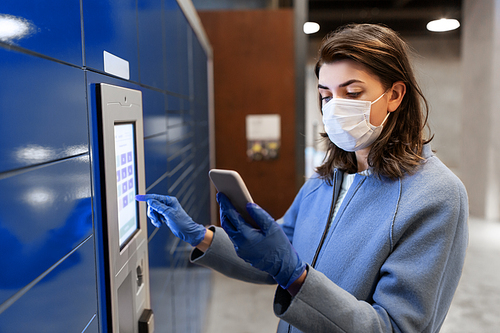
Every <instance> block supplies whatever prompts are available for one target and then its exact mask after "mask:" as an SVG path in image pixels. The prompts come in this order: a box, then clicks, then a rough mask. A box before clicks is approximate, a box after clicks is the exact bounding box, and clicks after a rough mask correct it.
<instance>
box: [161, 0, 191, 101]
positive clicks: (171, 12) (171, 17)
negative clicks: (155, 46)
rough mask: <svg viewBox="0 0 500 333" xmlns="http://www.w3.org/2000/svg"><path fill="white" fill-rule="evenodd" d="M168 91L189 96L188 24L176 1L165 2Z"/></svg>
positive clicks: (166, 0)
mask: <svg viewBox="0 0 500 333" xmlns="http://www.w3.org/2000/svg"><path fill="white" fill-rule="evenodd" d="M164 13H165V19H164V23H165V30H164V31H165V51H166V52H165V58H166V78H167V91H169V92H173V93H176V94H180V95H184V96H189V68H188V66H189V63H188V59H189V54H188V52H189V48H188V45H189V44H188V39H187V32H188V27H189V25H188V22H187V20H186V17H185V16H184V14H183V13H182V12H181V11H180V9H179V7H178V5H177V2H176V1H175V0H165V11H164Z"/></svg>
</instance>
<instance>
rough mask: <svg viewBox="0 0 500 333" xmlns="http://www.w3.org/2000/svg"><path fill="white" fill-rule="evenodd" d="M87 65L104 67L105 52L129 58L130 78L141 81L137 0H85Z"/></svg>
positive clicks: (96, 67) (127, 59)
mask: <svg viewBox="0 0 500 333" xmlns="http://www.w3.org/2000/svg"><path fill="white" fill-rule="evenodd" d="M82 5H83V6H82V8H83V13H82V15H83V27H84V34H85V43H84V44H85V65H86V66H87V67H89V68H93V69H95V70H97V71H101V72H103V71H104V58H103V52H104V51H107V52H109V53H112V54H113V55H115V56H117V57H120V58H122V59H124V60H126V61H128V62H129V68H130V80H131V81H136V82H138V81H139V50H138V46H137V45H138V40H137V1H136V0H82Z"/></svg>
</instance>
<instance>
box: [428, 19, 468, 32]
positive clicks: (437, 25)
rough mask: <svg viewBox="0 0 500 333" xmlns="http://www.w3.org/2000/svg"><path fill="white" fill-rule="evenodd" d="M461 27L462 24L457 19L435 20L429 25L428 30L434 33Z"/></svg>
mask: <svg viewBox="0 0 500 333" xmlns="http://www.w3.org/2000/svg"><path fill="white" fill-rule="evenodd" d="M459 26H460V22H458V20H455V19H445V18H442V19H440V20H434V21H430V22H429V23H427V30H429V31H432V32H444V31H451V30H455V29H457V28H458V27H459Z"/></svg>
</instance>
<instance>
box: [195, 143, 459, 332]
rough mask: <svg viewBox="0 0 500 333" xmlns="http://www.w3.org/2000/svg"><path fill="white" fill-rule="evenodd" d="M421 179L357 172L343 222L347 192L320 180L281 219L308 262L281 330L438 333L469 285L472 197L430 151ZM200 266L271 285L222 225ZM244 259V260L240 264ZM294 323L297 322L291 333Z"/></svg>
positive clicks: (337, 178)
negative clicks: (465, 271) (463, 282)
mask: <svg viewBox="0 0 500 333" xmlns="http://www.w3.org/2000/svg"><path fill="white" fill-rule="evenodd" d="M423 157H424V158H425V161H424V162H423V163H422V165H421V166H420V167H419V168H418V170H417V171H416V172H415V173H414V174H412V175H407V176H405V177H403V178H401V179H396V180H390V179H388V178H385V177H378V176H377V175H374V174H372V175H369V176H362V175H360V174H357V175H356V176H355V178H354V182H353V184H352V185H351V187H350V188H349V190H348V192H347V194H346V196H345V197H344V200H343V202H342V204H341V206H340V208H339V210H338V212H337V214H336V216H335V218H334V219H333V221H331V220H330V218H329V216H330V210H331V209H333V203H334V202H335V201H336V199H337V196H338V194H339V191H340V185H341V184H340V183H341V180H342V176H343V175H342V172H341V171H339V170H336V171H335V175H334V183H333V186H330V185H328V184H327V183H326V182H325V181H324V180H321V179H319V178H318V177H313V178H311V179H310V180H308V181H307V182H306V184H305V185H304V186H303V187H302V189H301V190H300V192H299V193H298V195H297V196H296V198H295V200H294V202H293V204H292V206H291V207H290V208H289V210H288V211H287V212H286V213H285V215H284V217H283V218H282V219H281V220H280V221H279V222H280V223H281V225H282V228H283V230H284V231H285V233H286V234H287V236H288V237H289V239H290V240H291V242H292V244H293V246H294V248H295V249H296V251H297V253H298V254H299V256H300V258H301V259H302V260H303V261H305V262H307V263H308V268H307V269H308V274H307V277H306V279H305V282H304V284H303V285H302V287H301V289H300V290H299V292H298V293H297V295H295V297H291V296H290V294H289V293H288V292H287V291H286V290H283V289H281V288H280V287H278V289H277V291H276V296H275V301H274V311H275V314H276V315H277V316H278V317H279V318H281V319H282V321H281V322H280V325H279V327H278V332H279V333H281V332H438V331H439V329H440V327H441V325H442V323H443V321H444V318H445V316H446V313H447V312H448V309H449V306H450V304H451V300H452V298H453V295H454V293H455V290H456V287H457V285H458V281H459V279H460V275H461V271H462V267H463V263H464V260H465V251H466V247H467V239H468V232H467V218H468V203H467V194H466V191H465V188H464V186H463V184H462V183H461V182H460V180H459V179H458V178H457V177H456V176H455V175H454V174H453V173H452V172H451V171H450V170H449V169H448V168H446V166H444V164H443V163H442V162H441V161H440V160H439V159H438V158H437V157H436V156H434V155H433V154H432V151H431V148H430V145H426V146H425V147H424V152H423ZM214 230H216V232H215V235H214V240H213V243H212V245H211V247H210V248H209V249H208V250H207V251H206V252H205V254H203V255H202V254H201V253H196V251H195V252H193V257H192V259H193V262H197V263H200V264H202V265H206V266H209V267H212V268H214V269H216V270H218V271H220V272H221V273H223V274H226V275H228V276H231V277H234V278H238V279H241V280H245V281H250V282H257V283H270V282H271V279H269V276H266V273H262V274H261V272H255V271H254V269H253V267H251V266H249V265H248V264H247V263H245V262H244V261H242V260H241V259H239V258H237V256H236V254H235V252H234V248H233V249H232V251H231V250H230V249H231V247H232V243H231V241H230V240H229V239H228V238H227V235H225V233H224V231H223V230H222V229H220V228H216V229H214ZM234 256H236V257H234ZM289 325H292V326H291V327H290V328H289Z"/></svg>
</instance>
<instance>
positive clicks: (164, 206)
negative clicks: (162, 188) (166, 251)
mask: <svg viewBox="0 0 500 333" xmlns="http://www.w3.org/2000/svg"><path fill="white" fill-rule="evenodd" d="M135 199H136V200H137V201H147V203H148V217H149V218H150V219H151V223H153V225H154V226H155V227H157V228H159V227H160V226H161V224H162V223H165V224H166V225H167V226H168V227H169V228H170V230H171V231H172V233H173V234H174V235H175V236H177V237H179V238H180V239H182V240H183V241H185V242H188V243H189V244H191V245H192V246H196V245H198V244H200V243H201V241H202V240H203V238H204V237H205V233H206V232H207V229H206V228H205V227H204V226H202V225H200V224H198V223H196V222H194V221H193V220H192V219H191V217H190V216H189V215H188V214H187V213H186V212H185V211H184V209H183V208H182V206H181V204H180V203H179V201H178V200H177V198H176V197H171V196H166V195H158V194H146V195H136V196H135Z"/></svg>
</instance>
